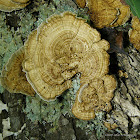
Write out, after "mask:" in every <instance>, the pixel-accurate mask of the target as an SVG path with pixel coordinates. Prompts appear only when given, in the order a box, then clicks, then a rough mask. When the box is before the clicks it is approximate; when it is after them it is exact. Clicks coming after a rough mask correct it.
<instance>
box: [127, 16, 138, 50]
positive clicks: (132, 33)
mask: <svg viewBox="0 0 140 140" xmlns="http://www.w3.org/2000/svg"><path fill="white" fill-rule="evenodd" d="M129 40H130V42H131V43H132V44H133V45H134V47H135V48H136V49H137V50H139V51H140V20H139V19H138V18H137V17H133V19H132V29H130V30H129Z"/></svg>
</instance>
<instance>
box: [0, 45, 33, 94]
mask: <svg viewBox="0 0 140 140" xmlns="http://www.w3.org/2000/svg"><path fill="white" fill-rule="evenodd" d="M24 56H25V52H24V48H23V47H22V48H20V49H19V50H17V51H16V52H15V53H14V54H13V55H12V56H11V58H10V59H9V61H8V63H7V64H6V65H5V66H4V67H3V70H2V76H1V84H2V86H3V87H4V88H5V89H7V90H8V91H9V92H10V93H23V94H25V95H30V96H34V94H35V91H34V90H33V89H32V87H31V85H30V84H29V83H28V81H27V79H26V75H25V73H24V72H23V71H22V61H23V59H24Z"/></svg>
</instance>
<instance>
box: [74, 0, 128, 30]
mask: <svg viewBox="0 0 140 140" xmlns="http://www.w3.org/2000/svg"><path fill="white" fill-rule="evenodd" d="M76 1H77V4H78V5H79V6H80V7H81V8H83V7H85V6H86V7H88V8H89V13H90V16H91V20H92V21H93V23H94V25H95V27H97V28H103V27H116V26H118V25H122V24H124V23H125V22H126V21H127V20H128V19H129V17H130V8H129V6H128V5H125V4H124V3H122V2H121V0H84V2H85V1H86V4H84V2H83V0H82V1H80V0H76Z"/></svg>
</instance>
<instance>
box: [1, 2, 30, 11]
mask: <svg viewBox="0 0 140 140" xmlns="http://www.w3.org/2000/svg"><path fill="white" fill-rule="evenodd" d="M28 4H29V0H0V10H1V11H4V12H11V11H13V10H18V9H22V8H24V7H26V6H27V5H28Z"/></svg>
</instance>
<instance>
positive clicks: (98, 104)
mask: <svg viewBox="0 0 140 140" xmlns="http://www.w3.org/2000/svg"><path fill="white" fill-rule="evenodd" d="M115 88H116V81H115V79H114V78H113V77H112V76H109V75H106V76H103V77H102V78H101V79H93V80H92V81H90V82H89V83H85V84H83V85H82V86H81V87H80V89H79V90H78V92H77V96H76V100H75V103H74V105H73V107H72V113H73V114H74V115H75V116H76V117H77V118H79V119H82V120H90V119H94V118H95V111H101V110H102V111H107V112H109V111H110V110H111V108H112V107H111V103H110V101H111V99H112V98H113V91H114V89H115Z"/></svg>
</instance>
